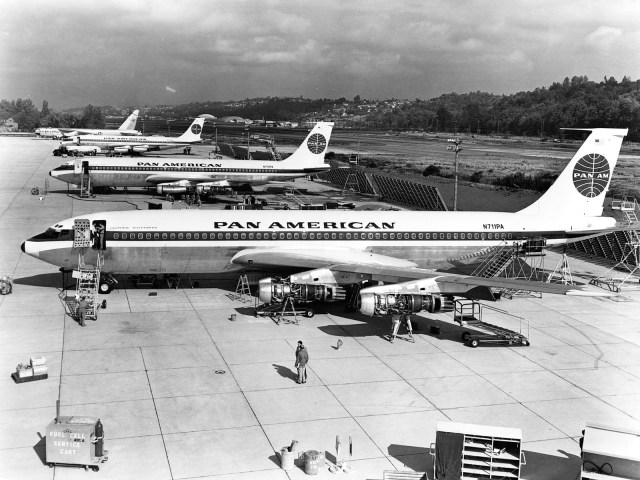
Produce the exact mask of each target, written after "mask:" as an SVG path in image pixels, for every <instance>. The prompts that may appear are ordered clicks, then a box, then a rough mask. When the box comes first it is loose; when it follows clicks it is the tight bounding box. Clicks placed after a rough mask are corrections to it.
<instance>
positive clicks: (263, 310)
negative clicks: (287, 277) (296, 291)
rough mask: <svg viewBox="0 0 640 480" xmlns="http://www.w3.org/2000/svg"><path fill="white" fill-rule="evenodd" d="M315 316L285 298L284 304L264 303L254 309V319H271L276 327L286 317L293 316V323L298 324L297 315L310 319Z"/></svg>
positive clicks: (303, 307) (310, 311)
mask: <svg viewBox="0 0 640 480" xmlns="http://www.w3.org/2000/svg"><path fill="white" fill-rule="evenodd" d="M315 314H316V313H315V312H314V311H313V309H312V308H309V307H308V306H303V305H297V304H296V303H295V302H294V301H293V299H292V298H291V297H287V298H286V299H285V301H284V302H276V303H268V304H267V303H265V304H262V305H258V306H257V307H256V317H271V319H275V322H276V323H277V324H278V325H279V324H280V322H281V321H283V320H284V317H287V316H293V317H294V321H293V323H298V319H297V316H298V315H300V316H304V317H307V318H311V317H313V316H314V315H315Z"/></svg>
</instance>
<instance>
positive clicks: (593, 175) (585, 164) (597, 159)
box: [573, 153, 611, 198]
mask: <svg viewBox="0 0 640 480" xmlns="http://www.w3.org/2000/svg"><path fill="white" fill-rule="evenodd" d="M610 178H611V169H610V168H609V161H608V160H607V159H606V158H605V157H604V156H603V155H600V154H598V153H589V154H587V155H585V156H584V157H582V158H581V159H580V160H578V162H577V163H576V165H575V167H573V185H574V186H575V187H576V190H578V193H580V195H583V196H585V197H587V198H594V197H597V196H598V195H600V194H601V193H602V192H604V190H605V189H606V188H607V185H608V184H609V179H610Z"/></svg>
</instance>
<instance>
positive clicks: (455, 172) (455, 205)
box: [447, 137, 462, 212]
mask: <svg viewBox="0 0 640 480" xmlns="http://www.w3.org/2000/svg"><path fill="white" fill-rule="evenodd" d="M447 142H451V143H453V145H449V146H448V147H447V150H453V151H454V152H455V154H456V159H455V161H454V164H453V211H454V212H455V211H456V210H458V153H460V152H461V151H462V149H461V148H460V144H461V143H462V140H460V139H459V138H458V137H456V138H449V139H447Z"/></svg>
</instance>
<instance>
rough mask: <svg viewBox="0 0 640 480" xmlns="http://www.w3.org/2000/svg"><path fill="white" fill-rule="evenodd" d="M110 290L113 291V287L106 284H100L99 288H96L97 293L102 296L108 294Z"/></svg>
mask: <svg viewBox="0 0 640 480" xmlns="http://www.w3.org/2000/svg"><path fill="white" fill-rule="evenodd" d="M111 290H113V286H112V285H111V284H110V283H108V282H100V286H99V287H98V291H99V292H100V293H101V294H102V295H108V294H110V293H111Z"/></svg>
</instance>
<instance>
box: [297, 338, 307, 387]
mask: <svg viewBox="0 0 640 480" xmlns="http://www.w3.org/2000/svg"><path fill="white" fill-rule="evenodd" d="M308 362H309V352H307V349H306V348H304V345H303V344H302V340H298V348H296V368H297V369H298V379H297V380H296V383H307V363H308Z"/></svg>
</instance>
